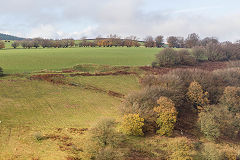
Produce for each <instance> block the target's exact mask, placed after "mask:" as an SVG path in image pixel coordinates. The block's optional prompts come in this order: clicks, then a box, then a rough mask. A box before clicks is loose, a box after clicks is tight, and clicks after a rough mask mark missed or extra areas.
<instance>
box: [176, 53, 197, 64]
mask: <svg viewBox="0 0 240 160" xmlns="http://www.w3.org/2000/svg"><path fill="white" fill-rule="evenodd" d="M177 53H178V56H179V64H180V65H187V66H193V65H195V64H196V62H197V61H196V58H195V57H193V56H191V54H190V52H189V50H187V49H181V50H179V51H178V52H177Z"/></svg>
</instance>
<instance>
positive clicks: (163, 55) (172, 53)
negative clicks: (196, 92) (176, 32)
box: [152, 48, 196, 67]
mask: <svg viewBox="0 0 240 160" xmlns="http://www.w3.org/2000/svg"><path fill="white" fill-rule="evenodd" d="M195 63H196V58H195V57H193V56H191V54H190V52H189V51H188V50H186V49H182V50H179V51H177V50H174V49H172V48H166V49H163V50H162V51H161V52H160V53H159V54H157V55H156V61H154V62H153V63H152V66H153V67H156V66H159V67H171V66H178V65H190V66H191V65H194V64H195Z"/></svg>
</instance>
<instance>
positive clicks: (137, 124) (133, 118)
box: [121, 114, 144, 136]
mask: <svg viewBox="0 0 240 160" xmlns="http://www.w3.org/2000/svg"><path fill="white" fill-rule="evenodd" d="M143 125H144V119H143V118H141V117H139V114H129V115H125V116H124V117H123V120H122V122H121V130H122V131H123V132H124V133H125V134H127V135H133V136H143V135H144V134H143V131H142V127H143Z"/></svg>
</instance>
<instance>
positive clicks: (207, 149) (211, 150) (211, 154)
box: [202, 143, 223, 160]
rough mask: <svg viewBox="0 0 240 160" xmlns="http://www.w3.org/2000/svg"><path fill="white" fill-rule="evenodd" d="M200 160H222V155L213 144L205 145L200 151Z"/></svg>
mask: <svg viewBox="0 0 240 160" xmlns="http://www.w3.org/2000/svg"><path fill="white" fill-rule="evenodd" d="M202 158H203V159H207V160H222V159H223V154H222V153H221V152H220V151H219V149H217V148H216V146H215V145H214V144H211V143H207V144H205V145H204V148H203V150H202Z"/></svg>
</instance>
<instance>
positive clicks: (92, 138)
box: [83, 119, 124, 159]
mask: <svg viewBox="0 0 240 160" xmlns="http://www.w3.org/2000/svg"><path fill="white" fill-rule="evenodd" d="M123 138H124V137H123V136H122V135H120V134H119V133H118V132H116V130H115V121H114V120H112V119H103V120H101V121H99V122H98V123H97V124H96V125H95V126H94V127H93V128H92V129H91V130H90V132H89V135H88V137H87V139H86V143H85V145H84V146H83V148H84V152H83V157H84V158H83V159H96V157H98V158H99V159H104V157H105V158H106V157H109V156H112V157H115V156H117V155H115V153H118V147H119V145H120V144H121V142H122V141H123ZM107 152H109V153H110V152H111V153H112V154H114V155H109V154H108V153H107Z"/></svg>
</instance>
